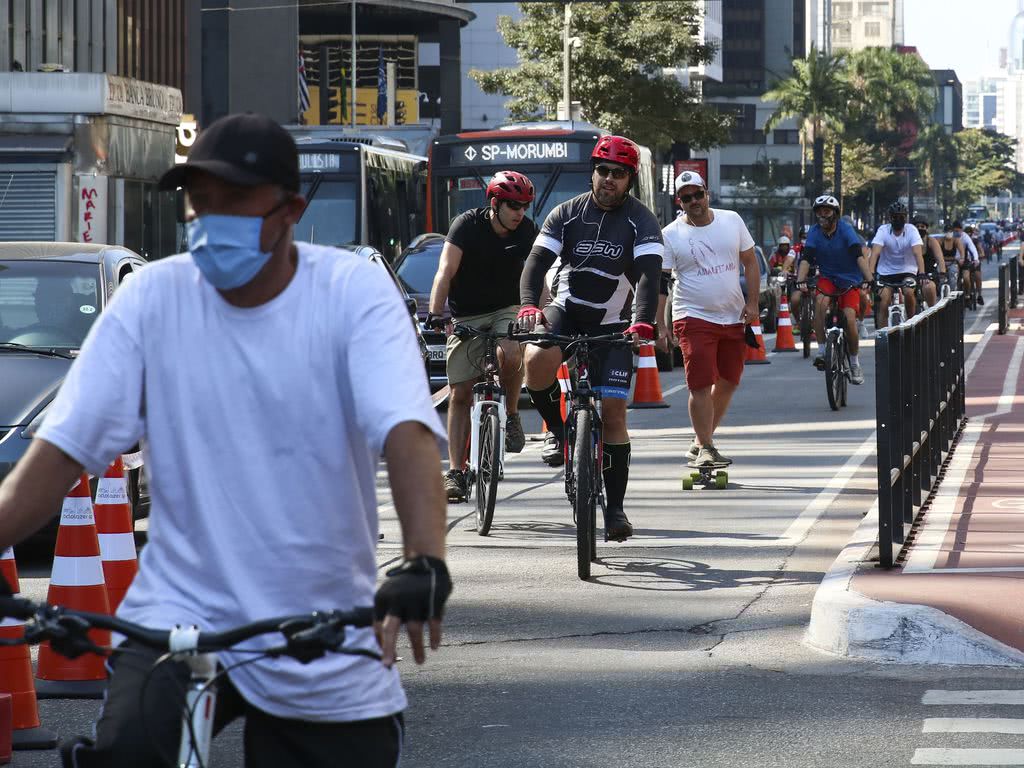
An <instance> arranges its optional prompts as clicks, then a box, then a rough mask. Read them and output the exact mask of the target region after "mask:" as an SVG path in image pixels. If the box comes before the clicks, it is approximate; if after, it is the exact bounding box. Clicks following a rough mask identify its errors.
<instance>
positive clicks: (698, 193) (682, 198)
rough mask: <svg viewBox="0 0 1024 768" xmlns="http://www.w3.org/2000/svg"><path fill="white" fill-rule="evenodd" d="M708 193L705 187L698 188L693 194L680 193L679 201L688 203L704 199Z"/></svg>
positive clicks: (684, 203)
mask: <svg viewBox="0 0 1024 768" xmlns="http://www.w3.org/2000/svg"><path fill="white" fill-rule="evenodd" d="M706 194H707V193H706V192H705V191H704V190H703V189H698V190H697V191H696V192H694V193H693V194H692V195H680V196H679V202H680V203H682V204H683V205H686V204H687V203H689V202H690V201H691V200H703V199H704V197H705V195H706Z"/></svg>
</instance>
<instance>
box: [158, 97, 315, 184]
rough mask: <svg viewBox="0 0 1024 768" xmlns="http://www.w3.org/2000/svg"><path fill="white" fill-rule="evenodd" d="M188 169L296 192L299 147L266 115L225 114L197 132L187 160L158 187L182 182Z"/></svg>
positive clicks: (253, 113)
mask: <svg viewBox="0 0 1024 768" xmlns="http://www.w3.org/2000/svg"><path fill="white" fill-rule="evenodd" d="M189 168H198V169H199V170H202V171H206V172H207V173H210V174H212V175H214V176H217V177H218V178H221V179H223V180H224V181H226V182H229V183H231V184H237V185H239V186H242V187H255V186H256V185H258V184H277V185H279V186H281V187H284V188H285V189H286V190H288V191H289V192H298V191H299V150H298V149H297V148H296V146H295V140H294V139H293V138H292V137H291V134H289V133H288V131H286V130H285V129H284V128H282V127H281V126H280V125H278V124H277V123H276V122H274V121H273V120H271V119H270V118H269V117H267V116H266V115H260V114H256V113H255V112H246V113H244V114H237V115H227V116H225V117H222V118H220V119H219V120H216V121H214V122H213V123H211V124H210V126H209V127H208V128H206V129H205V130H202V131H200V132H199V138H197V139H196V143H195V144H193V145H192V149H191V150H190V151H189V153H188V160H187V161H186V162H185V163H183V164H181V165H176V166H174V167H173V168H171V169H170V170H168V171H167V172H166V173H164V175H163V176H162V177H160V189H175V188H177V187H182V186H184V185H185V178H186V175H187V174H188V170H189Z"/></svg>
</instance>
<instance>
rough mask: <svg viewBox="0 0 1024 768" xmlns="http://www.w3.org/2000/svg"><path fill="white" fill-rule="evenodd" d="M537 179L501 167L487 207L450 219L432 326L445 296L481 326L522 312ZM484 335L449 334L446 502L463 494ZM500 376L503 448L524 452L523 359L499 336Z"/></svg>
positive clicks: (454, 310)
mask: <svg viewBox="0 0 1024 768" xmlns="http://www.w3.org/2000/svg"><path fill="white" fill-rule="evenodd" d="M534 194H535V193H534V188H533V183H532V182H531V181H530V180H529V179H528V178H527V177H526V176H524V175H523V174H521V173H517V172H516V171H498V172H497V173H496V174H494V178H492V179H491V181H490V183H489V184H488V185H487V201H488V205H487V206H486V207H483V208H472V209H470V210H468V211H466V212H465V213H463V214H460V215H459V216H457V217H456V218H455V220H454V221H453V222H452V224H451V227H449V229H448V236H447V237H446V238H445V244H444V248H443V250H442V251H441V260H440V262H439V264H438V267H437V274H436V275H435V276H434V285H433V289H432V290H431V292H430V306H429V313H428V315H427V325H428V326H431V327H435V328H443V327H445V325H446V324H447V321H446V320H445V318H444V305H445V301H447V302H448V308H449V310H451V314H452V318H453V319H455V320H458V321H459V322H461V323H465V324H466V325H471V326H473V327H474V328H478V329H479V330H482V331H488V330H491V329H495V330H498V331H501V330H502V329H507V328H508V326H509V323H511V322H513V321H514V320H515V319H516V314H517V313H518V311H519V276H520V274H521V273H522V271H523V263H524V262H525V261H526V257H527V255H528V254H529V253H530V248H531V246H532V245H533V240H534V238H535V237H536V236H537V226H536V225H535V224H534V223H533V220H532V219H530V218H529V217H528V216H527V215H526V209H527V207H528V206H529V205H530V203H531V202H533V197H534ZM484 343H485V342H484V340H483V339H479V338H477V339H469V340H465V341H464V340H462V339H459V338H458V337H456V336H454V335H451V336H449V337H448V347H447V350H446V359H447V363H446V368H447V372H448V385H449V387H450V388H451V397H450V399H449V403H448V458H449V461H450V465H449V469H448V471H447V472H446V473H445V476H444V485H445V491H446V493H447V495H448V501H454V502H458V501H464V500H465V498H466V490H467V489H466V471H465V465H466V459H467V453H466V444H467V442H468V440H469V428H470V424H469V416H470V408H471V407H472V404H473V385H474V384H475V383H476V382H477V381H478V380H479V378H480V374H481V371H482V370H483V365H484V363H483V358H484ZM498 356H499V359H500V363H501V371H500V373H501V380H502V382H503V383H504V385H505V394H506V400H505V404H506V407H507V408H508V420H507V422H506V424H505V450H506V451H508V452H510V453H519V452H520V451H522V450H523V446H524V445H525V444H526V436H525V435H524V434H523V426H522V424H521V423H520V421H519V391H520V388H521V387H522V386H523V364H522V363H523V360H522V351H521V347H520V345H519V344H516V343H515V342H513V341H508V340H505V341H502V342H500V346H499V348H498Z"/></svg>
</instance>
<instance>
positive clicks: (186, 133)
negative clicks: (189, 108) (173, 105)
mask: <svg viewBox="0 0 1024 768" xmlns="http://www.w3.org/2000/svg"><path fill="white" fill-rule="evenodd" d="M176 133H177V140H176V142H175V147H174V162H175V164H176V165H180V164H181V163H184V162H185V161H186V160H187V159H188V151H189V150H190V149H191V148H192V145H193V144H195V143H196V138H197V137H198V136H199V124H198V123H197V122H196V116H195V115H182V116H181V122H180V123H178V128H177V132H176Z"/></svg>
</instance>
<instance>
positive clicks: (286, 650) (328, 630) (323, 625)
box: [268, 620, 345, 664]
mask: <svg viewBox="0 0 1024 768" xmlns="http://www.w3.org/2000/svg"><path fill="white" fill-rule="evenodd" d="M281 633H282V634H283V635H284V636H285V638H286V644H285V645H284V646H278V647H277V648H272V649H269V650H268V653H270V652H271V651H273V652H275V654H276V655H280V656H290V657H291V658H293V659H295V660H296V661H298V662H300V663H302V664H309V662H311V661H313V660H315V659H319V658H321V657H322V656H324V655H326V654H327V652H328V651H333V650H335V649H336V648H338V647H339V646H340V645H341V644H342V643H343V642H345V627H344V626H343V625H341V624H337V623H335V622H333V621H324V622H319V623H316V624H313V625H312V626H310V625H309V623H308V622H305V621H301V620H299V621H294V622H287V623H286V624H284V625H283V626H282V627H281Z"/></svg>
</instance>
